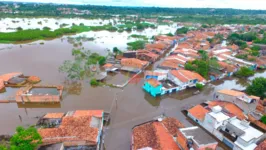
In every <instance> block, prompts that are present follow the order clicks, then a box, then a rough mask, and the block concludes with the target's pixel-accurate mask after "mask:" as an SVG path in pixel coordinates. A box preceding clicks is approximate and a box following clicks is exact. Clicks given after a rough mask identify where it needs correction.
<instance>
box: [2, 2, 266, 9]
mask: <svg viewBox="0 0 266 150" xmlns="http://www.w3.org/2000/svg"><path fill="white" fill-rule="evenodd" d="M3 1H10V0H3ZM15 1H20V2H25V1H27V2H46V3H67V4H92V5H108V6H110V5H111V6H157V7H188V8H206V7H207V8H238V9H264V10H266V0H56V1H55V0H15Z"/></svg>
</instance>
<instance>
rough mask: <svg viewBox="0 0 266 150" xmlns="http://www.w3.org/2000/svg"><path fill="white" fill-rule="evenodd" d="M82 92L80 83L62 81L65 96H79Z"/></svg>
mask: <svg viewBox="0 0 266 150" xmlns="http://www.w3.org/2000/svg"><path fill="white" fill-rule="evenodd" d="M81 91H82V83H81V82H80V81H71V80H68V79H66V80H65V81H64V93H63V97H65V96H66V95H80V94H81Z"/></svg>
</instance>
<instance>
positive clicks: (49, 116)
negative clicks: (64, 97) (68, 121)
mask: <svg viewBox="0 0 266 150" xmlns="http://www.w3.org/2000/svg"><path fill="white" fill-rule="evenodd" d="M63 116H64V113H47V114H46V115H45V116H44V117H43V118H45V119H59V118H62V117H63Z"/></svg>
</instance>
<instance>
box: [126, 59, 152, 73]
mask: <svg viewBox="0 0 266 150" xmlns="http://www.w3.org/2000/svg"><path fill="white" fill-rule="evenodd" d="M121 65H122V68H121V70H125V71H129V72H139V71H141V70H142V69H144V68H145V67H146V66H148V65H149V62H148V61H142V60H139V59H136V58H123V59H122V60H121Z"/></svg>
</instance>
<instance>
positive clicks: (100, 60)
mask: <svg viewBox="0 0 266 150" xmlns="http://www.w3.org/2000/svg"><path fill="white" fill-rule="evenodd" d="M105 62H106V58H105V57H103V56H100V58H99V65H101V66H102V65H104V64H105Z"/></svg>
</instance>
